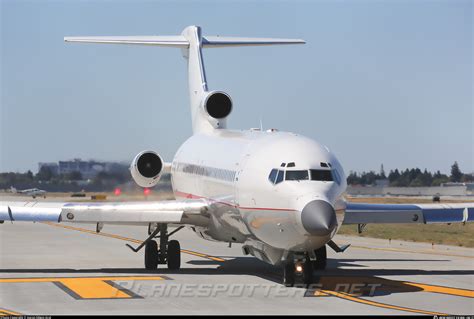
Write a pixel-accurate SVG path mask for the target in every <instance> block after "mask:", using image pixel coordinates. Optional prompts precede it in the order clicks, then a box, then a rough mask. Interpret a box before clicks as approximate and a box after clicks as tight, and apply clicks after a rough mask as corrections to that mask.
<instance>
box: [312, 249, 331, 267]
mask: <svg viewBox="0 0 474 319" xmlns="http://www.w3.org/2000/svg"><path fill="white" fill-rule="evenodd" d="M314 254H315V255H316V260H314V261H312V263H313V267H314V269H316V270H324V269H326V265H327V260H328V255H327V251H326V245H324V246H323V247H321V248H318V249H316V250H315V251H314Z"/></svg>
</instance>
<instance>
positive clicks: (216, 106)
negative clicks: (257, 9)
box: [64, 26, 305, 133]
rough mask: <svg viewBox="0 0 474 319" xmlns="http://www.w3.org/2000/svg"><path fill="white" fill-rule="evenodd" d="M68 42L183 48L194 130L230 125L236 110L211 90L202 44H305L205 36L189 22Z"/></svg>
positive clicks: (67, 40)
mask: <svg viewBox="0 0 474 319" xmlns="http://www.w3.org/2000/svg"><path fill="white" fill-rule="evenodd" d="M64 41H66V42H85V43H111V44H141V45H156V46H165V47H173V48H180V49H181V50H182V53H183V56H184V57H185V58H186V60H187V62H188V81H189V96H190V100H191V117H192V124H193V132H194V133H198V132H209V131H212V130H214V129H223V128H226V126H227V124H226V120H227V117H228V116H229V114H230V113H231V111H232V100H231V98H230V96H229V95H228V94H227V93H225V92H222V91H209V89H208V87H207V81H206V72H205V70H204V62H203V56H202V48H222V47H235V46H261V45H278V44H304V43H305V41H303V40H300V39H274V38H238V37H220V36H203V35H202V32H201V28H200V27H198V26H189V27H187V28H186V29H184V30H183V32H182V33H181V35H177V36H101V37H65V38H64Z"/></svg>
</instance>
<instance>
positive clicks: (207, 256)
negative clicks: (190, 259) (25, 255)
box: [44, 222, 225, 262]
mask: <svg viewBox="0 0 474 319" xmlns="http://www.w3.org/2000/svg"><path fill="white" fill-rule="evenodd" d="M44 224H47V225H50V226H55V227H61V228H66V229H71V230H76V231H80V232H83V233H88V234H92V235H97V236H103V237H109V238H115V239H120V240H124V241H129V242H132V243H135V244H141V243H142V242H143V241H141V240H138V239H134V238H129V237H123V236H119V235H115V234H109V233H103V232H100V233H97V232H96V231H94V230H89V229H85V228H79V227H73V226H66V225H59V224H55V223H50V222H44ZM181 252H182V253H185V254H188V255H194V256H198V257H202V258H206V259H210V260H214V261H219V262H224V261H225V259H222V258H219V257H213V256H210V255H206V254H202V253H198V252H195V251H192V250H187V249H181Z"/></svg>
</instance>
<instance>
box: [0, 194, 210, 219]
mask: <svg viewBox="0 0 474 319" xmlns="http://www.w3.org/2000/svg"><path fill="white" fill-rule="evenodd" d="M208 208H209V203H208V202H207V201H206V200H204V199H186V200H165V201H146V202H101V203H91V202H87V203H79V202H77V203H75V202H70V203H56V202H36V201H35V202H0V221H12V222H15V221H32V222H42V221H47V222H57V223H60V222H74V223H114V224H148V223H172V224H189V223H190V220H192V216H195V215H201V216H205V215H206V212H207V210H208Z"/></svg>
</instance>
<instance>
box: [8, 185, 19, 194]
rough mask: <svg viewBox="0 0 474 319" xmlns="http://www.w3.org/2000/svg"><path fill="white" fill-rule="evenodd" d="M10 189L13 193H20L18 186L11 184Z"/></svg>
mask: <svg viewBox="0 0 474 319" xmlns="http://www.w3.org/2000/svg"><path fill="white" fill-rule="evenodd" d="M10 191H11V192H12V193H18V191H17V190H16V188H15V187H13V186H10Z"/></svg>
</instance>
